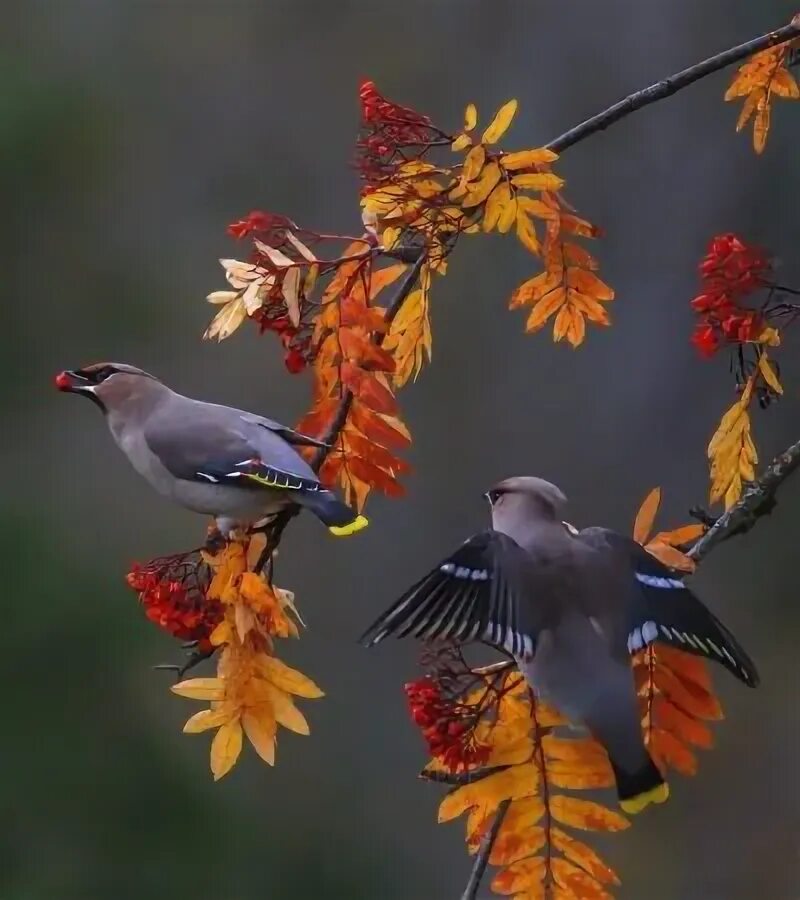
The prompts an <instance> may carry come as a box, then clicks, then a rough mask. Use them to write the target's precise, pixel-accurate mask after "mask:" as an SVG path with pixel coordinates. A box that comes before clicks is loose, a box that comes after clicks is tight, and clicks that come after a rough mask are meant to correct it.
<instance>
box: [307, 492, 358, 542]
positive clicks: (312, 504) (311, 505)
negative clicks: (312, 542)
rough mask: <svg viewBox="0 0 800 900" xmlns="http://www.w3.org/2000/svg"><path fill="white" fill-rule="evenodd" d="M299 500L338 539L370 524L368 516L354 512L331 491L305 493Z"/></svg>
mask: <svg viewBox="0 0 800 900" xmlns="http://www.w3.org/2000/svg"><path fill="white" fill-rule="evenodd" d="M297 500H298V502H299V503H300V504H301V505H302V506H305V507H306V508H307V509H310V510H311V512H313V513H314V515H315V516H316V517H317V518H318V519H319V520H320V521H321V522H322V523H323V524H325V525H327V526H328V531H330V533H331V534H333V535H335V536H336V537H347V536H348V535H350V534H355V533H356V532H357V531H361V529H362V528H366V527H367V525H368V524H369V520H368V519H367V517H366V516H362V515H359V514H358V513H356V512H354V511H353V510H352V509H351V508H350V507H349V506H348V505H347V504H346V503H342V501H341V500H339V499H338V498H337V497H336V495H335V494H333V493H332V492H331V491H313V492H311V491H309V492H303V493H302V494H301V495H300V496H299V497H298V498H297Z"/></svg>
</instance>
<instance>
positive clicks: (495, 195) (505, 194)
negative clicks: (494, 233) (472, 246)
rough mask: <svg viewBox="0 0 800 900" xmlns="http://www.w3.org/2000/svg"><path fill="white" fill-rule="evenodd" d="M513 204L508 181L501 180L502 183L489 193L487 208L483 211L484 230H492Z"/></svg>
mask: <svg viewBox="0 0 800 900" xmlns="http://www.w3.org/2000/svg"><path fill="white" fill-rule="evenodd" d="M510 204H511V188H510V187H509V185H508V183H507V182H505V181H501V182H500V184H498V185H497V187H496V188H495V189H494V190H493V191H492V193H491V194H489V198H488V200H487V201H486V209H485V210H484V213H483V222H482V227H483V230H484V231H491V230H492V229H493V228H494V227H495V226H496V225H497V223H498V222H499V221H500V216H501V214H502V213H504V212H505V210H506V209H507V207H508V206H509V205H510Z"/></svg>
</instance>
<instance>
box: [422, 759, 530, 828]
mask: <svg viewBox="0 0 800 900" xmlns="http://www.w3.org/2000/svg"><path fill="white" fill-rule="evenodd" d="M539 780H540V776H539V770H538V768H537V767H536V766H535V765H534V764H533V763H524V764H523V765H521V766H513V767H512V768H510V769H505V770H504V771H503V772H495V773H494V774H493V775H488V776H487V777H486V778H481V780H480V781H476V782H473V783H472V784H465V785H464V786H463V787H459V788H456V789H455V790H454V791H453V792H452V793H450V794H448V795H447V796H446V797H445V798H444V800H442V802H441V804H440V805H439V822H440V823H441V822H449V821H450V820H451V819H455V818H456V816H460V815H461V814H462V813H463V812H465V811H466V810H467V809H469V808H470V807H471V806H479V807H480V808H481V809H484V810H485V811H486V813H485V814H487V815H488V813H489V812H491V811H492V810H495V809H497V807H498V806H499V805H500V803H502V801H503V800H508V799H509V798H510V799H512V800H517V799H521V798H522V797H527V796H530V795H531V794H534V793H535V792H536V790H537V788H538V785H539Z"/></svg>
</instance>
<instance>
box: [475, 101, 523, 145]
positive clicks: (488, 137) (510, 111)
mask: <svg viewBox="0 0 800 900" xmlns="http://www.w3.org/2000/svg"><path fill="white" fill-rule="evenodd" d="M516 112H517V101H516V100H509V101H508V103H504V104H503V105H502V106H501V107H500V109H498V110H497V113H496V115H495V117H494V118H493V119H492V121H491V123H490V125H489V127H488V128H487V129H486V131H484V132H483V137H482V138H481V142H482V143H484V144H496V143H497V141H499V140H500V138H501V137H502V136H503V135H504V134H505V133H506V131H507V130H508V126H509V125H510V124H511V122H512V121H513V119H514V115H515V114H516Z"/></svg>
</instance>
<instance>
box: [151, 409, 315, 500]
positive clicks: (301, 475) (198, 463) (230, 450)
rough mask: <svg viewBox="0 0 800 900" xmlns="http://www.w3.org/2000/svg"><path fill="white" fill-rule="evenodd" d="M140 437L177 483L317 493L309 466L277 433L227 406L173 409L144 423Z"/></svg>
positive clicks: (260, 422) (313, 474) (257, 420)
mask: <svg viewBox="0 0 800 900" xmlns="http://www.w3.org/2000/svg"><path fill="white" fill-rule="evenodd" d="M253 419H255V420H256V421H253ZM264 421H268V420H264ZM144 438H145V441H146V442H147V445H148V447H149V448H150V450H151V451H152V452H153V453H154V454H155V455H156V456H157V457H158V459H159V460H160V461H161V463H162V465H163V466H164V467H165V468H166V469H167V470H168V471H169V472H170V473H171V474H172V475H174V476H175V477H176V478H180V479H181V480H185V481H203V482H209V483H211V484H223V485H232V486H238V487H251V488H253V489H258V488H260V487H270V488H283V489H286V490H297V491H317V490H319V488H320V485H319V480H318V479H317V476H316V474H315V473H314V472H313V470H312V469H311V467H310V466H309V465H308V463H306V461H305V460H304V459H303V458H302V457H301V456H300V455H299V454H298V453H297V452H296V451H295V450H294V449H293V447H291V446H289V444H288V443H287V442H286V441H285V440H284V439H283V438H282V437H280V436H279V434H278V433H276V432H275V431H274V430H273V429H272V428H268V427H266V426H265V425H264V424H262V420H259V419H258V417H249V416H248V414H245V413H240V412H239V411H238V410H234V409H229V408H228V407H218V406H214V405H213V404H204V403H198V402H194V401H187V403H185V404H180V405H178V406H177V408H175V407H174V406H173V408H172V409H170V410H169V411H168V414H167V413H165V414H162V415H160V416H159V417H158V418H154V419H151V420H150V421H148V423H147V425H146V427H145V429H144Z"/></svg>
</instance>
